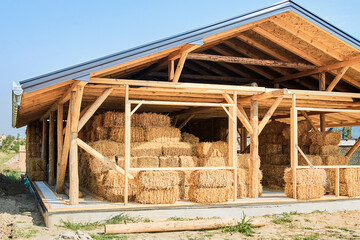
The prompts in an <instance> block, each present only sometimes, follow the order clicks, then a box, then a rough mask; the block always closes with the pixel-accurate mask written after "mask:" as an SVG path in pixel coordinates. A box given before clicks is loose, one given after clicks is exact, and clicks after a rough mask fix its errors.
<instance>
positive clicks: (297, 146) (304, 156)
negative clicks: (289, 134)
mask: <svg viewBox="0 0 360 240" xmlns="http://www.w3.org/2000/svg"><path fill="white" fill-rule="evenodd" d="M296 148H297V150H298V151H299V153H300V154H301V155H302V156H303V158H304V159H305V161H306V162H307V163H308V164H309V166H310V167H311V168H314V166H313V165H312V163H311V162H310V160H309V159H308V157H307V156H306V155H305V153H304V152H303V150H301V148H300V147H299V145H296Z"/></svg>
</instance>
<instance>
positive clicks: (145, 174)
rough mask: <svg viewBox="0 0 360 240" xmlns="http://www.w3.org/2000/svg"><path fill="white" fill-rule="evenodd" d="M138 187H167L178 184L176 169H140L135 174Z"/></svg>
mask: <svg viewBox="0 0 360 240" xmlns="http://www.w3.org/2000/svg"><path fill="white" fill-rule="evenodd" d="M137 181H138V187H139V188H140V189H168V188H172V187H175V186H177V185H179V182H180V179H179V174H178V173H177V172H176V171H140V172H139V174H138V175H137Z"/></svg>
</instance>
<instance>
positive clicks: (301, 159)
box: [298, 154, 323, 166]
mask: <svg viewBox="0 0 360 240" xmlns="http://www.w3.org/2000/svg"><path fill="white" fill-rule="evenodd" d="M306 157H307V158H308V159H309V161H310V162H311V164H312V165H315V166H319V165H323V161H322V158H321V157H320V156H318V155H306ZM298 161H299V162H298V163H299V165H300V166H308V165H309V164H308V162H307V161H306V160H305V158H304V157H303V156H302V155H301V154H299V159H298Z"/></svg>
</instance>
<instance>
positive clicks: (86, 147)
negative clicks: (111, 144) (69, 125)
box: [76, 138, 134, 179]
mask: <svg viewBox="0 0 360 240" xmlns="http://www.w3.org/2000/svg"><path fill="white" fill-rule="evenodd" d="M76 141H77V144H78V146H79V147H81V148H82V149H84V150H85V151H86V152H87V153H89V154H91V156H93V157H94V158H96V159H97V160H99V161H100V162H101V163H102V164H104V165H105V166H107V167H109V168H111V169H112V170H114V171H117V172H119V173H121V174H122V175H124V174H125V171H124V169H122V168H121V167H119V166H118V165H116V164H115V163H113V162H111V161H109V160H108V159H106V158H105V157H104V156H103V155H102V154H101V153H99V152H98V151H96V150H95V149H93V148H92V147H90V146H89V145H88V144H86V143H85V142H84V141H83V140H81V139H80V138H78V139H77V140H76ZM128 176H129V178H130V179H134V176H133V175H132V174H130V173H128Z"/></svg>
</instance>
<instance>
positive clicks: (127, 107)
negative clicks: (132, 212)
mask: <svg viewBox="0 0 360 240" xmlns="http://www.w3.org/2000/svg"><path fill="white" fill-rule="evenodd" d="M130 112H131V103H130V102H129V85H126V87H125V138H124V139H125V169H124V170H125V188H124V205H127V204H128V196H129V178H128V173H129V168H130V136H131V135H130V134H131V129H130V128H131V117H130Z"/></svg>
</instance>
